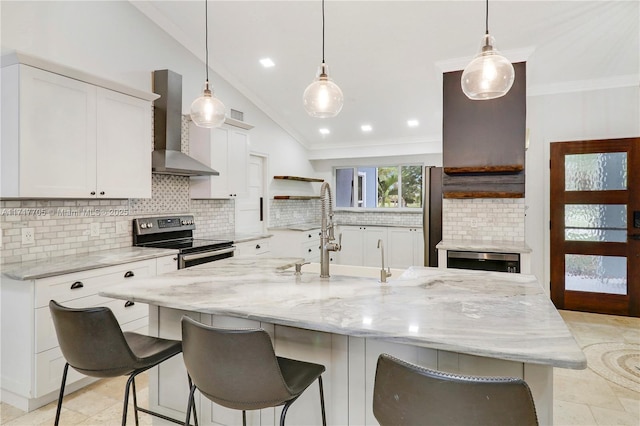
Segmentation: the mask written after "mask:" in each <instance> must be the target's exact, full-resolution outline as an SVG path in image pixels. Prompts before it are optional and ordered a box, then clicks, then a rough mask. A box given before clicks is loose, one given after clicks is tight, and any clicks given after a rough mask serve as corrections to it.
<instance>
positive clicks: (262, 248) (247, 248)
mask: <svg viewBox="0 0 640 426" xmlns="http://www.w3.org/2000/svg"><path fill="white" fill-rule="evenodd" d="M269 253H271V239H270V238H260V239H258V240H252V241H244V242H242V243H236V252H235V253H234V256H261V255H265V254H269Z"/></svg>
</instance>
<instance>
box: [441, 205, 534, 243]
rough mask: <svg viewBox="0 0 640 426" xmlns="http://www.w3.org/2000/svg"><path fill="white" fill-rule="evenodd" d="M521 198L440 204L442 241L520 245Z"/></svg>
mask: <svg viewBox="0 0 640 426" xmlns="http://www.w3.org/2000/svg"><path fill="white" fill-rule="evenodd" d="M525 209H526V207H525V203H524V198H473V199H444V200H442V239H443V240H447V241H449V240H481V241H513V242H521V241H524V219H525Z"/></svg>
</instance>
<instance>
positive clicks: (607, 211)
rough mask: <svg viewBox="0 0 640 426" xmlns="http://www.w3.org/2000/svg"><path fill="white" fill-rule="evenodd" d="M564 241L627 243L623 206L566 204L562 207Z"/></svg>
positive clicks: (625, 210)
mask: <svg viewBox="0 0 640 426" xmlns="http://www.w3.org/2000/svg"><path fill="white" fill-rule="evenodd" d="M564 229H565V231H564V232H565V240H566V241H602V242H621V243H623V242H626V241H627V206H626V205H624V204H567V205H565V207H564Z"/></svg>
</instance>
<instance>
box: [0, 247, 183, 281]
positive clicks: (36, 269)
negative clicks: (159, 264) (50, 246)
mask: <svg viewBox="0 0 640 426" xmlns="http://www.w3.org/2000/svg"><path fill="white" fill-rule="evenodd" d="M175 253H178V250H172V249H159V248H150V247H133V246H132V247H124V248H119V249H113V250H101V251H96V252H92V253H88V254H79V255H69V256H63V257H51V258H49V259H45V260H33V261H28V262H21V263H10V264H5V265H2V274H3V275H6V276H7V277H9V278H13V279H15V280H24V281H26V280H34V279H38V278H46V277H53V276H56V275H64V274H70V273H72V272H80V271H87V270H89V269H96V268H103V267H105V266H114V265H121V264H123V263H130V262H137V261H139V260H147V259H155V258H157V257H162V256H170V255H172V254H175Z"/></svg>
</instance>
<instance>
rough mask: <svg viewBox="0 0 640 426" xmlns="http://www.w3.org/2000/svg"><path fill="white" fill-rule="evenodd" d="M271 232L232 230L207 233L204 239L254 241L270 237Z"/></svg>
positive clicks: (237, 241) (239, 241)
mask: <svg viewBox="0 0 640 426" xmlns="http://www.w3.org/2000/svg"><path fill="white" fill-rule="evenodd" d="M271 237H273V234H269V233H265V232H245V233H241V232H232V233H226V234H213V235H207V236H206V237H205V239H212V240H230V241H233V242H234V243H246V242H247V241H255V240H261V239H263V238H271Z"/></svg>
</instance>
